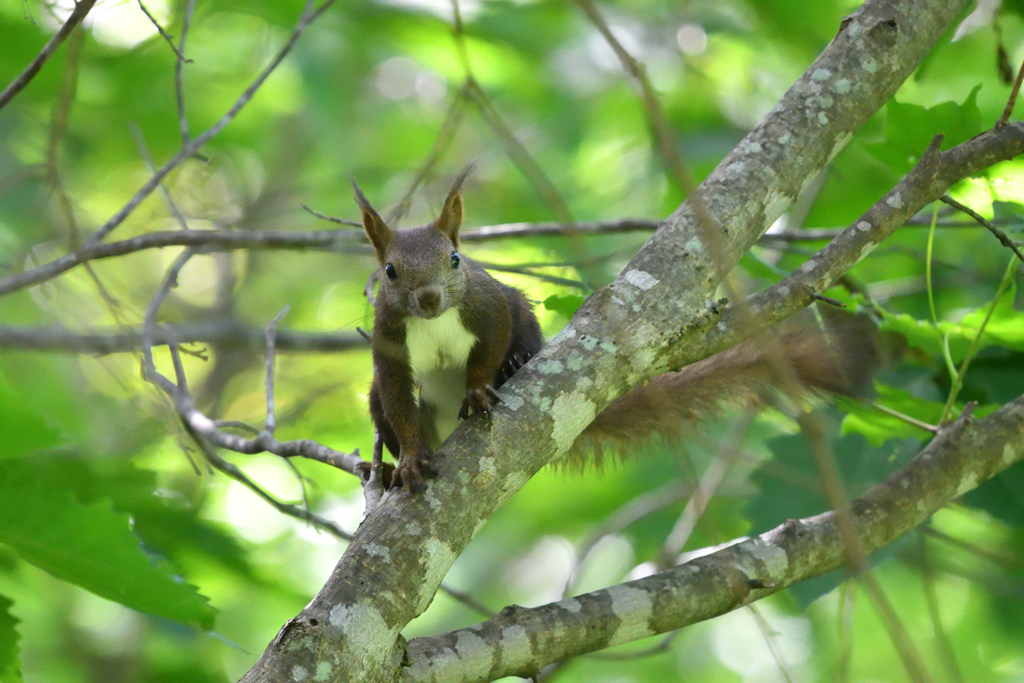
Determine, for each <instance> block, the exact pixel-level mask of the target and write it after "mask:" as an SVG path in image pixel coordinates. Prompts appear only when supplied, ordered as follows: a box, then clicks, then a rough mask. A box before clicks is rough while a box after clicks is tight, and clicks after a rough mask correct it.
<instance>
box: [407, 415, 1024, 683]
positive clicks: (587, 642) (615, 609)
mask: <svg viewBox="0 0 1024 683" xmlns="http://www.w3.org/2000/svg"><path fill="white" fill-rule="evenodd" d="M1022 459H1024V396H1022V397H1020V398H1018V399H1017V400H1015V401H1013V402H1012V403H1009V404H1007V405H1006V406H1004V407H1003V408H1002V409H1001V410H999V411H998V412H996V413H993V414H992V415H990V416H988V417H986V418H985V419H983V420H980V421H978V422H977V423H975V422H974V421H973V420H972V419H971V418H970V417H969V416H968V414H966V413H965V415H963V416H961V418H960V419H959V420H957V421H956V422H955V423H953V424H951V425H949V426H947V427H945V428H943V430H942V433H941V434H940V435H939V436H937V437H936V438H935V439H934V440H933V441H932V442H931V443H930V444H929V445H928V446H927V447H926V448H925V449H924V450H923V451H921V453H919V454H918V455H917V457H915V458H914V459H913V460H912V461H911V462H910V463H908V464H907V465H906V466H905V467H903V468H902V469H901V470H899V471H898V472H895V473H893V474H892V475H890V476H889V477H888V478H887V479H886V480H885V481H883V482H882V483H880V484H878V485H877V486H874V487H873V488H871V489H869V490H868V491H867V492H866V493H864V495H862V496H861V497H860V498H858V499H856V500H854V501H853V502H852V503H851V504H850V505H849V512H850V514H851V516H852V518H853V521H854V523H855V525H856V532H857V535H858V538H859V540H860V543H861V545H862V547H863V548H864V549H865V550H866V551H867V552H874V551H876V550H879V549H880V548H884V547H885V546H887V545H889V544H890V543H892V542H893V541H895V540H896V539H897V538H899V537H900V536H902V535H903V534H905V533H907V532H908V531H910V530H912V529H913V528H915V527H916V526H918V525H919V524H921V523H922V522H924V521H925V520H926V519H928V517H929V516H930V515H932V514H933V513H934V512H935V511H937V510H939V509H940V508H942V507H943V506H945V505H947V504H948V503H950V502H951V501H952V500H954V499H956V498H957V497H959V496H961V495H963V494H964V493H966V492H967V491H970V490H972V489H974V488H975V487H977V486H978V484H980V483H981V482H983V481H985V480H987V479H989V478H991V477H992V476H994V475H996V474H998V473H999V472H1001V471H1003V470H1004V469H1006V468H1007V467H1009V466H1010V465H1012V464H1014V463H1016V462H1019V461H1020V460H1022ZM845 552H846V548H845V546H844V543H843V541H842V539H841V537H840V534H839V529H838V521H837V513H836V512H834V511H833V512H826V513H824V514H821V515H817V516H815V517H809V518H806V519H800V520H790V521H788V522H786V523H785V524H783V525H782V526H779V527H776V528H775V529H772V530H771V531H768V532H766V533H763V534H761V535H760V536H757V537H754V538H751V539H748V540H745V541H742V542H739V543H736V544H735V545H730V546H728V547H726V548H725V549H723V550H719V551H717V552H714V553H711V554H709V555H705V556H702V557H699V558H697V559H695V560H691V561H690V562H687V563H685V564H682V565H679V566H677V567H674V568H673V569H670V570H668V571H665V572H662V573H660V574H654V575H652V576H649V577H646V578H644V579H640V580H638V581H631V582H628V583H624V584H620V585H617V586H612V587H611V588H607V589H604V590H600V591H595V592H593V593H587V594H586V595H579V596H576V597H574V598H569V599H567V600H562V601H561V602H556V603H552V604H549V605H544V606H542V607H537V608H533V609H523V608H506V609H505V610H503V611H502V613H501V614H499V615H498V616H497V617H495V618H493V619H491V620H489V621H486V622H484V623H483V624H477V625H476V626H473V627H471V628H468V629H462V630H459V631H454V632H452V633H447V634H445V635H441V636H434V637H429V638H417V639H414V640H412V641H411V642H410V643H409V649H408V654H409V659H410V662H411V663H410V665H409V666H408V668H406V669H405V673H404V680H408V681H445V680H459V681H466V682H469V681H490V680H495V679H497V678H501V677H502V676H516V675H517V676H523V677H527V676H530V675H533V674H534V673H536V671H537V670H538V668H539V667H543V666H545V665H547V664H549V663H551V662H554V661H558V660H560V659H565V658H567V657H574V656H576V655H580V654H584V653H586V652H593V651H594V650H600V649H603V648H606V647H611V646H614V645H618V644H621V643H627V642H631V641H634V640H638V639H640V638H645V637H648V636H652V635H656V634H659V633H665V632H668V631H673V630H675V629H678V628H682V627H684V626H688V625H690V624H694V623H696V622H698V621H703V620H705V619H710V618H712V617H715V616H718V615H720V614H723V613H725V612H730V611H732V610H734V609H737V608H738V607H742V606H744V605H747V604H749V603H751V602H753V601H755V600H760V599H761V598H764V597H767V596H769V595H771V594H773V593H776V592H778V591H780V590H783V589H784V588H787V587H788V586H791V585H793V584H795V583H799V582H801V581H805V580H807V579H810V578H813V577H815V576H819V575H821V574H824V573H825V572H828V571H832V570H834V569H838V568H840V567H842V566H843V565H844V563H845V557H844V555H845ZM499 653H500V654H499Z"/></svg>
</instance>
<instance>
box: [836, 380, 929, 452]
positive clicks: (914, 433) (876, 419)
mask: <svg viewBox="0 0 1024 683" xmlns="http://www.w3.org/2000/svg"><path fill="white" fill-rule="evenodd" d="M875 394H876V396H875V403H878V404H880V405H883V406H885V407H886V408H892V409H893V410H895V411H897V412H900V413H903V414H904V415H907V416H908V417H912V418H914V419H916V420H920V421H921V422H925V423H927V424H931V425H934V424H938V423H939V420H940V419H941V418H942V408H943V404H942V403H941V402H939V401H928V400H925V399H923V398H917V397H916V396H914V395H913V394H911V393H910V392H909V391H905V390H903V389H897V388H895V387H890V386H887V385H885V384H879V383H877V382H876V383H875ZM838 405H839V407H840V408H841V409H842V410H843V411H844V412H845V413H846V417H844V418H843V426H842V433H843V434H861V435H863V436H865V437H867V440H868V441H869V442H870V443H871V445H872V446H875V447H876V448H877V447H879V446H881V445H882V444H884V443H885V442H886V441H888V440H889V439H906V438H914V439H928V438H931V433H930V432H929V431H928V430H926V429H924V428H922V427H916V426H914V425H912V424H910V423H908V422H907V421H905V420H901V419H899V418H898V417H894V416H892V415H889V414H887V413H884V412H882V411H881V410H879V409H877V408H873V407H872V406H869V405H866V404H864V403H861V402H860V401H853V400H850V399H845V398H839V399H838Z"/></svg>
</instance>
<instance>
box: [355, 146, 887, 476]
mask: <svg viewBox="0 0 1024 683" xmlns="http://www.w3.org/2000/svg"><path fill="white" fill-rule="evenodd" d="M471 170H472V166H469V167H467V168H466V169H465V170H463V171H462V172H461V173H460V174H459V176H458V177H457V178H456V179H455V182H454V184H453V185H452V188H451V190H450V191H449V193H448V196H447V198H446V199H445V201H444V205H443V206H442V208H441V212H440V214H439V215H438V217H437V218H435V219H434V220H433V221H431V222H429V223H427V224H425V225H421V226H418V227H415V228H407V229H404V230H395V229H393V228H392V227H390V226H389V225H387V223H386V222H385V221H384V220H383V219H382V218H381V217H380V215H379V214H378V213H377V211H376V210H374V208H373V206H371V204H370V202H369V201H368V200H367V199H366V196H365V195H364V194H363V192H362V190H360V189H359V186H358V185H357V184H356V183H355V181H354V180H353V181H352V186H353V189H354V190H355V198H356V202H357V203H358V205H359V208H360V211H361V212H362V223H363V228H364V229H365V231H366V236H367V237H368V238H369V240H370V243H371V244H372V245H373V249H374V251H375V252H376V255H377V259H378V261H379V262H380V266H381V267H382V268H383V271H384V275H385V277H383V278H381V285H380V289H379V291H378V294H377V298H376V301H375V304H374V325H373V335H372V341H371V350H372V355H373V383H372V384H371V386H370V395H369V408H370V416H371V419H372V420H373V423H374V426H375V427H376V429H377V433H378V436H379V438H380V440H381V441H382V442H383V445H385V446H387V449H388V451H390V452H391V454H392V455H393V456H394V457H395V458H396V459H397V460H398V466H397V467H396V468H395V469H394V470H393V471H391V470H390V468H388V471H387V472H386V474H385V477H384V479H385V485H386V486H389V487H391V486H402V487H404V488H405V489H406V490H407V491H409V492H412V491H415V490H423V488H424V486H425V480H426V479H427V478H429V477H432V476H435V475H436V472H435V470H434V469H433V467H431V465H430V458H431V455H432V452H433V451H434V450H435V449H436V448H437V447H438V446H440V444H441V442H443V441H444V440H445V439H446V438H447V437H448V435H449V434H451V432H452V431H454V430H455V427H456V426H457V425H458V421H459V420H460V419H466V418H467V417H469V415H470V414H471V413H475V412H482V413H486V414H489V413H490V411H491V409H492V408H494V407H495V405H496V404H498V403H500V402H501V399H500V397H499V396H498V393H497V390H498V389H499V388H500V387H501V385H502V384H504V383H505V382H506V381H507V380H508V379H509V378H510V377H511V376H512V375H513V374H514V373H515V372H516V371H517V370H519V369H520V368H521V367H522V366H523V365H524V364H525V363H526V362H527V361H529V360H530V358H532V357H533V356H534V355H536V354H537V353H538V352H539V351H540V350H541V348H542V346H543V344H544V339H543V336H542V334H541V330H540V325H539V323H538V322H537V317H536V316H535V315H534V313H533V306H532V304H531V303H530V302H529V301H528V300H527V298H526V296H525V295H524V294H523V292H522V291H520V290H518V289H516V288H515V287H510V286H508V285H505V284H503V283H501V282H498V281H497V280H496V279H494V278H493V277H492V276H491V275H490V274H489V273H487V271H485V270H484V269H483V268H482V267H480V266H479V265H477V264H476V263H474V262H473V261H472V260H470V259H469V258H467V257H465V256H464V255H462V254H460V253H459V229H460V228H461V226H462V218H463V203H462V185H463V182H464V181H465V179H466V176H467V175H468V174H469V172H470V171H471ZM827 311H828V309H823V310H822V311H821V312H820V315H821V316H822V317H821V319H822V320H824V322H825V325H824V328H825V329H821V328H820V326H819V325H816V324H814V321H812V320H808V319H807V318H806V316H805V317H804V318H803V319H798V320H796V321H788V322H787V323H783V324H781V325H779V326H776V328H773V330H771V331H768V334H772V335H774V337H775V339H776V340H777V343H778V346H777V348H778V349H780V352H781V354H782V356H783V357H784V358H785V359H786V360H787V361H788V362H789V363H790V365H791V366H792V368H793V370H794V372H795V374H796V376H797V378H798V379H799V380H800V382H801V383H802V386H804V387H806V388H808V389H810V390H819V391H826V392H834V393H840V394H857V393H860V392H861V390H862V389H863V388H864V387H865V386H866V385H868V384H870V379H871V374H872V373H873V371H874V370H875V369H877V366H878V365H879V355H880V354H879V349H878V346H877V344H876V343H875V334H874V325H873V324H872V323H871V322H870V321H869V320H867V319H866V318H865V317H864V316H854V315H851V314H849V313H843V312H841V311H834V309H833V311H834V312H827ZM797 317H798V318H800V316H797ZM763 348H764V344H763V343H762V344H760V346H759V345H758V344H755V343H754V342H752V341H747V342H743V343H740V344H738V345H736V346H734V347H732V348H731V349H727V350H726V351H723V352H721V353H719V354H717V355H715V356H711V357H709V358H706V359H704V360H702V361H699V362H696V363H693V364H691V365H688V366H686V367H684V368H683V369H682V370H680V371H678V372H669V373H665V374H663V375H659V376H656V377H654V378H653V379H651V380H650V381H649V382H648V383H646V384H643V385H638V386H636V387H634V388H633V389H632V390H630V391H629V392H627V393H626V394H624V395H623V396H621V397H619V398H618V399H616V400H615V401H613V402H612V403H610V404H609V405H608V406H606V407H605V409H604V410H603V411H602V412H601V413H599V414H598V416H597V417H596V419H595V420H594V421H593V422H592V423H591V424H590V425H589V426H588V427H587V428H586V429H585V430H584V431H583V433H582V434H581V435H580V436H579V437H578V438H577V440H576V442H575V443H574V444H573V446H572V447H571V448H570V450H569V452H568V453H566V454H565V455H563V457H562V462H563V463H566V464H568V465H569V466H570V467H571V466H574V465H575V466H578V467H582V466H583V465H585V464H587V463H590V462H596V463H597V464H600V461H601V459H602V458H603V456H604V453H605V451H606V449H613V450H616V451H618V452H619V453H622V452H623V451H624V450H625V449H626V448H627V447H635V445H636V443H637V442H638V441H641V442H642V441H643V440H645V439H650V438H651V437H652V436H654V435H659V436H661V437H663V438H666V439H669V440H672V439H678V438H679V437H680V436H681V435H682V434H684V433H685V431H686V429H687V428H688V427H692V426H693V425H694V424H696V423H698V422H699V421H700V420H701V419H703V418H706V417H709V416H711V415H713V414H714V413H716V412H717V411H718V410H719V409H720V407H721V405H722V404H723V403H724V402H727V401H729V400H732V401H733V402H740V403H746V404H756V403H761V402H763V401H764V400H765V398H766V397H767V396H768V394H769V393H770V391H771V387H772V386H773V384H775V382H774V377H775V370H774V368H773V366H772V363H771V362H770V359H769V358H768V357H767V355H766V354H765V353H764V351H763V350H762V349H763ZM378 447H379V446H378ZM364 474H365V473H364Z"/></svg>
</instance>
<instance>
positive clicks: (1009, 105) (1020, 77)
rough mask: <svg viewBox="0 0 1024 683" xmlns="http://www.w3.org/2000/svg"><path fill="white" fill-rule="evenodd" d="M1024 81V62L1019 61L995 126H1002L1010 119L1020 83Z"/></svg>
mask: <svg viewBox="0 0 1024 683" xmlns="http://www.w3.org/2000/svg"><path fill="white" fill-rule="evenodd" d="M1022 81H1024V62H1022V63H1021V65H1020V68H1019V69H1017V78H1016V79H1014V81H1013V88H1011V89H1010V97H1009V99H1007V100H1006V107H1005V108H1004V109H1003V114H1002V116H1000V117H999V120H997V121H996V128H1002V127H1003V126H1005V125H1006V124H1007V123H1009V121H1010V114H1012V113H1013V108H1014V107H1015V106H1016V105H1017V95H1019V94H1020V85H1021V82H1022Z"/></svg>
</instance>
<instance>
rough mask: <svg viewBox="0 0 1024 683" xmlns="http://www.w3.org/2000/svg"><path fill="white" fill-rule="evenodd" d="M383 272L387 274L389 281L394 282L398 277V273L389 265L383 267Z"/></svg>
mask: <svg viewBox="0 0 1024 683" xmlns="http://www.w3.org/2000/svg"><path fill="white" fill-rule="evenodd" d="M384 272H385V273H386V274H387V276H388V279H389V280H394V279H395V278H396V277H398V271H397V270H395V267H394V266H393V265H391V264H390V263H389V264H387V265H386V266H384Z"/></svg>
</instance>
